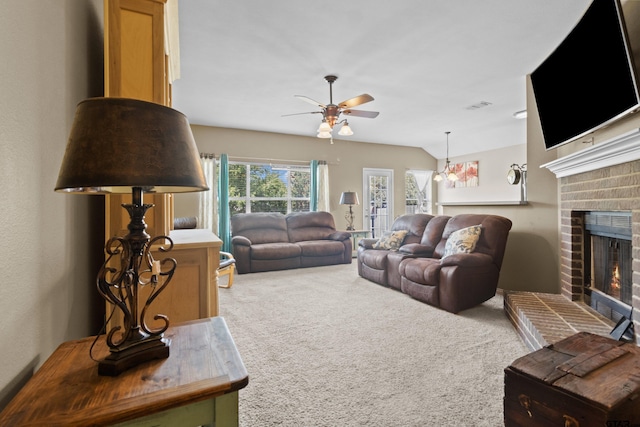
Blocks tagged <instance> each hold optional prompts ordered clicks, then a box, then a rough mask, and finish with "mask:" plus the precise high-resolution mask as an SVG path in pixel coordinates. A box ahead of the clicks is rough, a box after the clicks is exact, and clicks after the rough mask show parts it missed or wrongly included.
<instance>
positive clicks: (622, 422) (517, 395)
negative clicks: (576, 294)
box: [504, 332, 640, 427]
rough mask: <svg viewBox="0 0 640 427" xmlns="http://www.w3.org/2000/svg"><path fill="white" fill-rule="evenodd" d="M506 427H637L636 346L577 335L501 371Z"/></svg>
mask: <svg viewBox="0 0 640 427" xmlns="http://www.w3.org/2000/svg"><path fill="white" fill-rule="evenodd" d="M504 422H505V426H507V427H510V426H517V427H527V426H545V427H546V426H562V427H586V426H598V427H602V426H606V427H609V426H615V427H618V426H619V427H626V426H629V427H631V426H640V348H638V347H637V346H636V345H635V344H631V343H623V342H620V341H616V340H614V339H611V338H608V337H603V336H600V335H594V334H590V333H587V332H580V333H578V334H575V335H573V336H571V337H569V338H566V339H564V340H562V341H559V342H557V343H555V344H551V345H549V346H546V347H544V348H542V349H540V350H538V351H535V352H533V353H530V354H528V355H526V356H523V357H521V358H519V359H517V360H516V361H514V362H513V363H512V364H511V366H509V367H508V368H506V369H505V376H504Z"/></svg>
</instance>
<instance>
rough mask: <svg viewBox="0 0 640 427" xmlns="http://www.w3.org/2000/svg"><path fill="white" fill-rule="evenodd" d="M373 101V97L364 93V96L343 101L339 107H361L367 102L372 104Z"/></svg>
mask: <svg viewBox="0 0 640 427" xmlns="http://www.w3.org/2000/svg"><path fill="white" fill-rule="evenodd" d="M371 101H373V96H371V95H369V94H368V93H363V94H362V95H358V96H356V97H355V98H351V99H347V100H346V101H342V102H341V103H340V104H338V107H340V108H351V107H355V106H357V105H361V104H364V103H366V102H371Z"/></svg>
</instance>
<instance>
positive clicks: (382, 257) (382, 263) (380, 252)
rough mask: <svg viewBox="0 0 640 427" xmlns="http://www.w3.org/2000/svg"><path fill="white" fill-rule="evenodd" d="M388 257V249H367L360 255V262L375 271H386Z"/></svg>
mask: <svg viewBox="0 0 640 427" xmlns="http://www.w3.org/2000/svg"><path fill="white" fill-rule="evenodd" d="M387 255H389V251H388V250H386V249H367V250H366V251H360V253H358V262H360V263H361V264H364V265H366V266H368V267H371V268H373V269H375V270H384V269H385V268H386V267H387Z"/></svg>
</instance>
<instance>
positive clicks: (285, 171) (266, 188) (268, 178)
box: [229, 162, 311, 216]
mask: <svg viewBox="0 0 640 427" xmlns="http://www.w3.org/2000/svg"><path fill="white" fill-rule="evenodd" d="M310 194H311V171H310V167H309V166H299V165H270V164H257V163H241V162H229V210H230V212H231V216H233V215H235V214H237V213H249V212H280V213H283V214H287V213H290V212H308V211H309V202H310Z"/></svg>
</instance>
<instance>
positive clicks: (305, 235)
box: [231, 212, 352, 274]
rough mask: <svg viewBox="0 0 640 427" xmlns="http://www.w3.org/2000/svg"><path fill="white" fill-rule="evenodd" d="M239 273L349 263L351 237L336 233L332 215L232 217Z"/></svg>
mask: <svg viewBox="0 0 640 427" xmlns="http://www.w3.org/2000/svg"><path fill="white" fill-rule="evenodd" d="M231 234H232V238H231V244H232V246H233V256H234V258H235V259H236V268H237V270H238V273H239V274H244V273H256V272H260V271H272V270H286V269H291V268H300V267H316V266H322V265H333V264H350V263H351V259H352V258H351V253H352V243H351V234H350V233H347V232H344V231H336V228H335V222H334V219H333V216H332V215H331V214H330V213H329V212H296V213H290V214H287V215H283V214H281V213H267V212H257V213H245V214H236V215H233V216H232V217H231Z"/></svg>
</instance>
